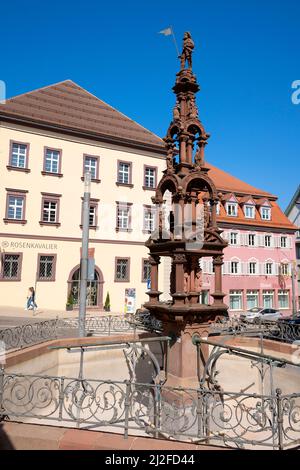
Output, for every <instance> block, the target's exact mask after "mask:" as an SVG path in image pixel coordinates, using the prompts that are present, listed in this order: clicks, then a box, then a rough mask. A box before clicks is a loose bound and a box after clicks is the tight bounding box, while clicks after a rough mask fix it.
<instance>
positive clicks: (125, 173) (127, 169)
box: [117, 161, 133, 186]
mask: <svg viewBox="0 0 300 470" xmlns="http://www.w3.org/2000/svg"><path fill="white" fill-rule="evenodd" d="M131 180H132V164H131V162H122V161H119V162H118V181H117V184H124V185H127V186H133V185H132V184H131Z"/></svg>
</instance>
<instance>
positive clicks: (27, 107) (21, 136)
mask: <svg viewBox="0 0 300 470" xmlns="http://www.w3.org/2000/svg"><path fill="white" fill-rule="evenodd" d="M0 124H1V127H0V155H1V158H0V174H1V187H0V191H1V197H0V214H1V218H0V248H1V276H0V295H1V304H2V305H7V306H18V307H22V306H25V301H26V295H27V291H28V288H29V287H30V286H33V287H35V289H36V302H37V304H38V307H39V308H47V309H57V310H61V311H62V312H63V311H64V310H65V307H66V303H67V301H68V299H69V300H70V294H72V295H71V297H72V298H73V302H74V305H75V308H76V304H77V303H78V295H79V292H78V289H79V271H80V270H79V263H80V252H81V236H82V226H81V223H82V197H83V189H84V188H83V185H84V184H83V175H84V171H85V170H87V169H88V170H90V171H91V173H92V182H91V210H90V242H89V248H90V255H89V256H90V257H91V258H92V259H94V262H95V274H94V279H93V280H91V281H90V282H89V285H88V299H87V301H88V307H89V308H91V309H98V310H99V309H100V310H101V309H102V308H103V305H104V302H105V298H106V295H107V292H109V294H110V304H111V310H112V311H118V312H124V308H125V301H126V300H125V296H126V293H127V294H128V291H127V292H126V289H135V292H134V294H135V300H134V302H135V305H134V307H135V308H138V307H140V306H141V304H142V303H143V302H144V301H146V299H147V296H146V291H147V278H148V270H149V266H148V262H147V260H146V259H147V257H148V253H147V249H146V248H145V246H144V242H145V240H146V239H147V238H148V237H149V232H150V231H151V226H152V224H153V222H154V221H153V215H152V213H151V209H150V206H151V196H153V195H154V189H155V186H156V183H157V181H158V180H159V179H160V178H161V174H162V171H163V170H164V169H165V156H164V151H163V142H162V141H161V139H159V138H158V137H157V136H155V135H154V134H152V133H150V132H149V131H146V130H145V129H144V128H142V127H141V126H139V125H138V124H137V123H135V122H134V121H131V120H130V119H128V118H127V117H125V116H123V115H122V114H121V113H119V112H118V111H116V110H114V109H113V108H111V107H109V106H108V105H106V103H103V102H102V101H101V100H98V99H97V98H96V97H94V96H93V95H90V94H89V93H88V92H87V91H85V90H83V89H82V88H80V87H78V86H77V85H76V84H74V83H73V82H70V81H67V82H62V83H61V84H57V85H52V86H50V87H47V88H44V89H41V90H38V91H36V92H31V93H28V94H25V95H21V96H20V97H16V98H13V99H11V100H7V103H6V104H5V105H2V106H1V107H0ZM163 281H164V280H163V279H161V281H160V282H161V283H163ZM163 289H164V286H163V285H161V290H163ZM71 300H72V299H71Z"/></svg>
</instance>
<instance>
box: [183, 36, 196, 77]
mask: <svg viewBox="0 0 300 470" xmlns="http://www.w3.org/2000/svg"><path fill="white" fill-rule="evenodd" d="M194 47H195V44H194V41H193V40H192V36H191V33H189V32H188V31H187V32H186V33H184V36H183V50H182V54H181V56H180V59H181V70H184V67H185V62H186V61H187V63H188V68H189V69H190V70H191V69H192V52H193V49H194Z"/></svg>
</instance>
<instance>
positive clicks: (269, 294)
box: [262, 290, 274, 308]
mask: <svg viewBox="0 0 300 470" xmlns="http://www.w3.org/2000/svg"><path fill="white" fill-rule="evenodd" d="M267 297H269V298H270V299H271V305H266V304H265V302H266V298H267ZM262 299H263V308H274V291H273V290H263V292H262Z"/></svg>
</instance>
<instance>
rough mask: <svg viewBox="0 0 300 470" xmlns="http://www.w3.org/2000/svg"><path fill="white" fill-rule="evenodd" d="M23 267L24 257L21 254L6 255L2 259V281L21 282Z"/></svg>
mask: <svg viewBox="0 0 300 470" xmlns="http://www.w3.org/2000/svg"><path fill="white" fill-rule="evenodd" d="M21 265H22V255H21V254H20V253H4V254H3V257H2V270H1V279H3V280H8V281H20V280H21Z"/></svg>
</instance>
